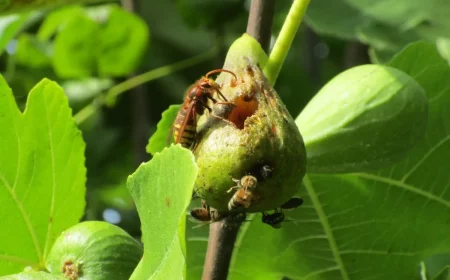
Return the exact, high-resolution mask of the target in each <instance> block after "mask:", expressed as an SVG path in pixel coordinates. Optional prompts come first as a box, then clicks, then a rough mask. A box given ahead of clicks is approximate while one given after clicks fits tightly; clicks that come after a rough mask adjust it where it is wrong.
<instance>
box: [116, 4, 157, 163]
mask: <svg viewBox="0 0 450 280" xmlns="http://www.w3.org/2000/svg"><path fill="white" fill-rule="evenodd" d="M121 3H122V7H123V8H124V9H125V10H127V11H129V12H132V13H137V11H138V8H137V3H136V0H121ZM134 76H136V73H132V74H130V78H132V77H134ZM131 91H133V94H132V95H131V110H132V114H131V120H132V127H131V129H132V139H133V148H134V159H135V164H136V166H139V164H141V163H143V162H146V161H148V159H149V156H148V154H147V152H146V150H145V147H146V146H147V143H148V138H149V135H148V131H149V129H148V128H149V127H150V125H149V122H148V108H147V107H148V95H147V94H145V88H144V86H143V85H139V86H137V87H135V88H133V89H131Z"/></svg>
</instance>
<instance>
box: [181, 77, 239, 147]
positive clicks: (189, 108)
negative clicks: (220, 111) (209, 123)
mask: <svg viewBox="0 0 450 280" xmlns="http://www.w3.org/2000/svg"><path fill="white" fill-rule="evenodd" d="M219 72H226V73H229V74H231V75H233V76H234V79H235V81H237V77H236V75H235V74H234V73H233V72H231V71H228V70H225V69H216V70H212V71H209V72H208V73H207V74H206V75H205V76H204V77H202V78H201V79H200V80H198V81H197V82H196V83H195V84H193V85H192V86H191V87H189V89H188V90H187V92H186V97H185V99H184V103H183V105H182V106H181V108H180V111H179V112H178V114H177V117H176V118H175V121H174V123H173V126H172V133H173V136H174V142H175V144H178V143H180V144H181V146H183V147H185V148H190V147H191V146H192V144H193V143H194V142H195V137H196V136H197V115H203V113H204V112H205V109H207V110H208V111H209V113H211V111H212V110H211V108H210V107H209V106H208V99H209V100H211V101H212V102H213V103H214V104H216V103H218V104H229V105H233V103H231V102H228V100H227V99H226V98H225V96H223V94H222V93H221V92H220V86H219V85H218V84H217V83H216V82H215V81H213V80H212V79H211V78H209V76H210V75H212V74H215V73H219ZM214 93H217V94H218V95H219V96H220V97H221V98H222V99H223V100H224V102H218V101H217V100H216V99H215V98H214V97H213V94H214ZM211 115H212V116H214V117H217V118H219V119H222V120H223V118H221V117H219V116H216V115H214V114H211Z"/></svg>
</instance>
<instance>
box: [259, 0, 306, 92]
mask: <svg viewBox="0 0 450 280" xmlns="http://www.w3.org/2000/svg"><path fill="white" fill-rule="evenodd" d="M309 1H310V0H294V2H293V3H292V6H291V9H290V10H289V14H288V15H287V17H286V20H285V21H284V24H283V27H282V28H281V31H280V34H279V35H278V38H277V41H276V42H275V45H274V47H273V49H272V52H271V53H270V56H269V59H268V60H267V64H266V66H265V67H264V74H265V75H266V77H267V78H268V79H269V81H270V83H271V84H272V85H273V84H275V81H276V80H277V78H278V74H279V73H280V70H281V67H282V66H283V63H284V60H285V59H286V56H287V53H288V51H289V49H290V47H291V44H292V41H294V38H295V34H296V33H297V30H298V27H299V26H300V23H301V21H302V18H303V16H304V15H305V11H306V8H307V7H308V4H309Z"/></svg>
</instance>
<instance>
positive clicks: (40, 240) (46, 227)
mask: <svg viewBox="0 0 450 280" xmlns="http://www.w3.org/2000/svg"><path fill="white" fill-rule="evenodd" d="M0 135H2V137H0V155H1V157H0V215H1V217H2V218H1V219H0V228H1V229H2V230H0V275H5V274H11V273H16V272H20V271H22V270H23V269H24V267H26V266H34V267H40V266H42V265H43V264H44V261H45V258H46V256H47V254H48V252H49V250H50V248H51V246H52V244H53V241H54V240H55V239H56V237H58V235H59V234H60V233H61V231H63V230H64V229H66V228H68V227H70V226H71V225H73V224H75V223H77V222H78V220H79V219H80V218H81V216H82V214H83V210H84V204H85V203H84V195H85V187H84V185H85V180H86V169H85V167H84V146H85V145H84V142H83V139H82V137H81V133H80V131H79V130H78V129H77V128H76V126H75V123H74V121H73V119H72V115H71V110H70V108H69V107H68V105H67V98H66V97H65V95H64V93H63V91H62V89H61V88H60V87H59V86H58V85H57V84H56V83H54V82H51V81H49V80H43V81H41V82H40V83H39V84H38V85H36V86H35V87H34V88H33V89H32V90H31V92H30V94H29V96H28V102H27V108H26V110H25V112H24V113H23V114H22V113H21V112H20V111H19V109H18V108H17V106H16V104H15V101H14V98H13V96H12V93H11V89H9V87H8V86H7V85H6V83H5V81H4V80H3V79H2V80H0ZM19 245H20V246H19Z"/></svg>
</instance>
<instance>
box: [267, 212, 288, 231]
mask: <svg viewBox="0 0 450 280" xmlns="http://www.w3.org/2000/svg"><path fill="white" fill-rule="evenodd" d="M283 221H284V214H283V212H281V211H275V212H274V213H272V214H267V213H264V212H263V213H262V222H263V223H265V224H268V225H269V226H271V227H273V228H276V229H279V228H281V222H283Z"/></svg>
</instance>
